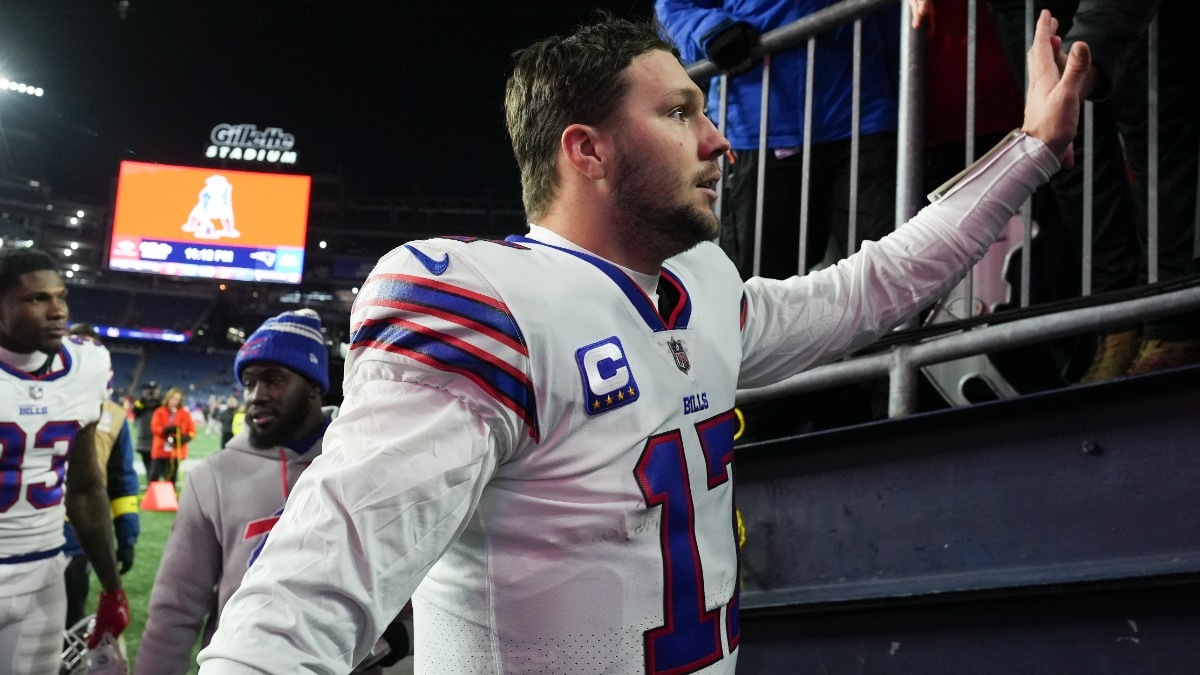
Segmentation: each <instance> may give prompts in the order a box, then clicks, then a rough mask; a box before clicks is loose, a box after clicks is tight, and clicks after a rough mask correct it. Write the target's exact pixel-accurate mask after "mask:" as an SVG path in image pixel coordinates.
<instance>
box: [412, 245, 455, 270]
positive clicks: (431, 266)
mask: <svg viewBox="0 0 1200 675" xmlns="http://www.w3.org/2000/svg"><path fill="white" fill-rule="evenodd" d="M404 248H406V249H408V250H409V251H412V254H413V255H414V256H416V258H417V261H418V262H420V263H421V264H422V265H424V266H425V269H427V270H429V273H430V274H433V275H435V276H437V275H440V274H441V273H442V272H445V271H446V268H447V267H449V266H450V254H449V253H446V254H443V255H442V259H441V260H434V259H433V258H430V257H429V256H427V255H425V254H424V253H422V252H421V251H419V250H417V249H416V248H414V247H413V246H410V245H408V244H405V245H404Z"/></svg>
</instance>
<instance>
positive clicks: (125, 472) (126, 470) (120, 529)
mask: <svg viewBox="0 0 1200 675" xmlns="http://www.w3.org/2000/svg"><path fill="white" fill-rule="evenodd" d="M71 333H72V334H73V335H80V336H83V337H90V338H93V339H97V338H98V336H97V334H96V332H95V330H93V329H92V327H91V326H89V325H87V324H76V325H74V326H72V327H71ZM96 459H97V461H98V462H99V463H100V470H101V471H102V472H103V473H104V476H105V481H106V483H107V486H108V499H109V506H110V509H111V511H112V517H113V531H114V533H115V535H116V536H115V537H114V541H115V543H116V545H117V563H118V564H119V566H120V567H119V570H118V571H120V573H121V574H125V573H126V572H128V571H129V570H130V569H131V568H132V567H133V547H134V545H135V544H136V543H137V538H138V534H139V533H140V532H141V519H140V518H139V517H138V487H139V486H138V477H137V473H135V472H134V469H133V437H132V434H131V432H130V429H129V421H128V417H127V415H126V413H125V408H124V407H123V406H122V405H121V404H119V403H116V402H114V401H108V400H106V401H104V403H103V404H102V405H101V407H100V420H99V421H98V422H97V423H96ZM63 535H65V536H66V539H67V541H66V545H65V546H64V547H63V553H64V555H66V556H67V560H68V562H67V568H66V570H65V571H64V572H63V576H64V579H65V581H66V584H67V622H66V627H67V628H70V627H71V626H73V625H75V624H76V623H78V622H79V620H80V619H82V618H83V617H84V616H85V615H86V614H87V609H86V607H87V598H88V587H89V580H90V577H91V567H90V566H89V564H88V559H87V557H86V556H84V554H83V548H81V547H80V545H79V540H78V539H76V537H75V531H74V530H72V529H71V523H70V522H64V523H63Z"/></svg>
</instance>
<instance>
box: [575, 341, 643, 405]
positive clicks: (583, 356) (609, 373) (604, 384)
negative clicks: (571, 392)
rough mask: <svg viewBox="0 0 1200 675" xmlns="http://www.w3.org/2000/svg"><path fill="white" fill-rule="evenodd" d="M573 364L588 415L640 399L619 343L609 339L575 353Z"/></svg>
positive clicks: (627, 361) (581, 348) (639, 393)
mask: <svg viewBox="0 0 1200 675" xmlns="http://www.w3.org/2000/svg"><path fill="white" fill-rule="evenodd" d="M575 362H576V363H578V364H579V375H580V376H581V377H582V379H583V400H584V407H585V408H586V409H587V413H588V414H589V415H599V414H600V413H603V412H608V411H609V410H613V409H615V408H620V407H621V406H623V405H629V404H630V403H633V402H634V401H636V400H637V399H638V397H639V396H641V391H640V390H639V389H638V385H637V381H636V380H634V379H633V371H632V370H630V368H629V360H628V359H626V358H625V350H624V349H623V348H622V347H621V341H620V340H618V339H617V337H616V336H615V335H614V336H613V337H610V338H607V339H604V340H601V341H599V342H596V343H594V344H590V345H588V346H586V347H580V348H579V349H577V350H575Z"/></svg>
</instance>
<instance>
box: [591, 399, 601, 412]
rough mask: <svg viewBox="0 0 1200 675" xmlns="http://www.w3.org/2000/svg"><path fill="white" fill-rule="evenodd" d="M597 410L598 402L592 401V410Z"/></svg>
mask: <svg viewBox="0 0 1200 675" xmlns="http://www.w3.org/2000/svg"><path fill="white" fill-rule="evenodd" d="M599 409H600V401H593V402H592V410H599Z"/></svg>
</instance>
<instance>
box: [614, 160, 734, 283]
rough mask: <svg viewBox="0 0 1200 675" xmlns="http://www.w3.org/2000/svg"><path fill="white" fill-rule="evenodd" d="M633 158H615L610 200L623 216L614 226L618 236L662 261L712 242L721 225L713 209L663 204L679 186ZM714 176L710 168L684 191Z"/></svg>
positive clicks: (693, 180) (696, 177)
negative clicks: (618, 232) (614, 184)
mask: <svg viewBox="0 0 1200 675" xmlns="http://www.w3.org/2000/svg"><path fill="white" fill-rule="evenodd" d="M634 154H635V153H628V152H622V153H621V154H620V156H619V157H618V158H617V172H618V175H619V176H620V178H619V179H618V182H617V184H616V186H615V187H614V190H613V196H614V199H615V200H616V205H617V210H618V211H619V212H620V213H621V215H622V222H620V223H618V224H617V226H618V227H619V228H621V233H620V236H621V237H623V238H624V239H625V241H636V242H640V243H641V245H642V246H643V247H644V248H646V249H648V250H650V251H654V252H655V253H656V254H657V255H658V256H659V257H661V258H662V259H664V260H666V259H667V258H670V257H672V256H676V255H679V254H680V253H683V252H684V251H687V250H689V249H691V248H692V247H693V246H695V245H696V244H699V243H700V242H702V241H710V240H712V239H714V238H715V237H716V236H717V233H718V232H719V231H720V228H721V223H720V221H719V220H717V216H716V214H715V213H713V212H712V209H709V208H705V207H701V206H697V205H695V204H670V203H666V202H664V199H666V198H667V196H668V195H674V194H678V193H680V192H681V190H680V186H679V185H678V184H675V183H674V182H673V181H671V180H670V177H668V176H666V175H664V173H665V172H663V173H659V172H658V171H657V169H656V168H655V167H651V166H648V165H647V164H646V163H643V162H639V161H638V160H637V159H636V157H634V156H633V155H634ZM713 172H714V168H712V167H710V168H708V169H706V170H703V171H700V172H698V173H697V174H696V175H695V176H694V177H693V179H692V181H691V183H690V184H689V185H687V186H685V187H687V188H690V189H696V186H697V185H699V184H700V183H701V182H702V181H704V179H705V177H707V176H709V175H711V174H712V173H713ZM672 175H675V174H672Z"/></svg>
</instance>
